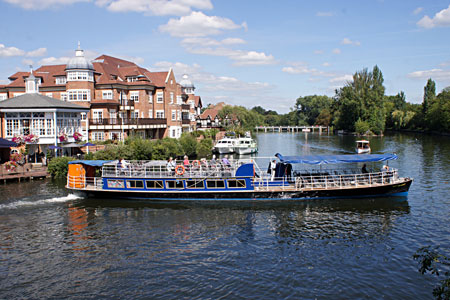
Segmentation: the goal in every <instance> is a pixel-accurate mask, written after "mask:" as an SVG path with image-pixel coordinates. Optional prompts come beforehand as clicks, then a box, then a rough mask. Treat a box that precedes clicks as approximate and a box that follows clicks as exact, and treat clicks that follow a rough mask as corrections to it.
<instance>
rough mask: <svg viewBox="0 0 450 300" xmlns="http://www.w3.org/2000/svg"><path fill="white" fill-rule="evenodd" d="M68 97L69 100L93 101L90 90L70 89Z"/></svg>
mask: <svg viewBox="0 0 450 300" xmlns="http://www.w3.org/2000/svg"><path fill="white" fill-rule="evenodd" d="M67 98H68V100H69V101H91V91H90V90H68V91H67Z"/></svg>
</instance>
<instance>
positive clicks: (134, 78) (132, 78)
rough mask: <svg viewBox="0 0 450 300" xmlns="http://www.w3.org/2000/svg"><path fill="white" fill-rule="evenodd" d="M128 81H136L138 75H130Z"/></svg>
mask: <svg viewBox="0 0 450 300" xmlns="http://www.w3.org/2000/svg"><path fill="white" fill-rule="evenodd" d="M127 81H128V82H136V81H138V77H137V76H129V77H127Z"/></svg>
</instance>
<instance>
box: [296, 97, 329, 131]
mask: <svg viewBox="0 0 450 300" xmlns="http://www.w3.org/2000/svg"><path fill="white" fill-rule="evenodd" d="M332 103H333V99H331V98H330V97H328V96H318V95H313V96H305V97H300V98H298V99H297V101H296V103H295V109H296V112H297V114H298V119H299V120H305V121H306V123H308V125H314V124H315V123H316V119H317V117H318V116H319V115H320V113H321V112H322V111H323V110H330V108H331V105H332Z"/></svg>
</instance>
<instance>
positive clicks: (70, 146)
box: [62, 143, 81, 148]
mask: <svg viewBox="0 0 450 300" xmlns="http://www.w3.org/2000/svg"><path fill="white" fill-rule="evenodd" d="M62 147H63V148H80V147H81V146H80V145H78V144H77V143H70V144H66V145H64V146H62Z"/></svg>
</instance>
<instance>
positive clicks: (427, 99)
mask: <svg viewBox="0 0 450 300" xmlns="http://www.w3.org/2000/svg"><path fill="white" fill-rule="evenodd" d="M434 98H436V83H435V82H434V81H433V80H432V79H431V78H429V79H428V81H427V85H426V86H425V87H424V88H423V102H422V111H423V113H424V114H425V115H426V114H427V113H428V108H429V107H430V105H431V104H432V103H433V100H434Z"/></svg>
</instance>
